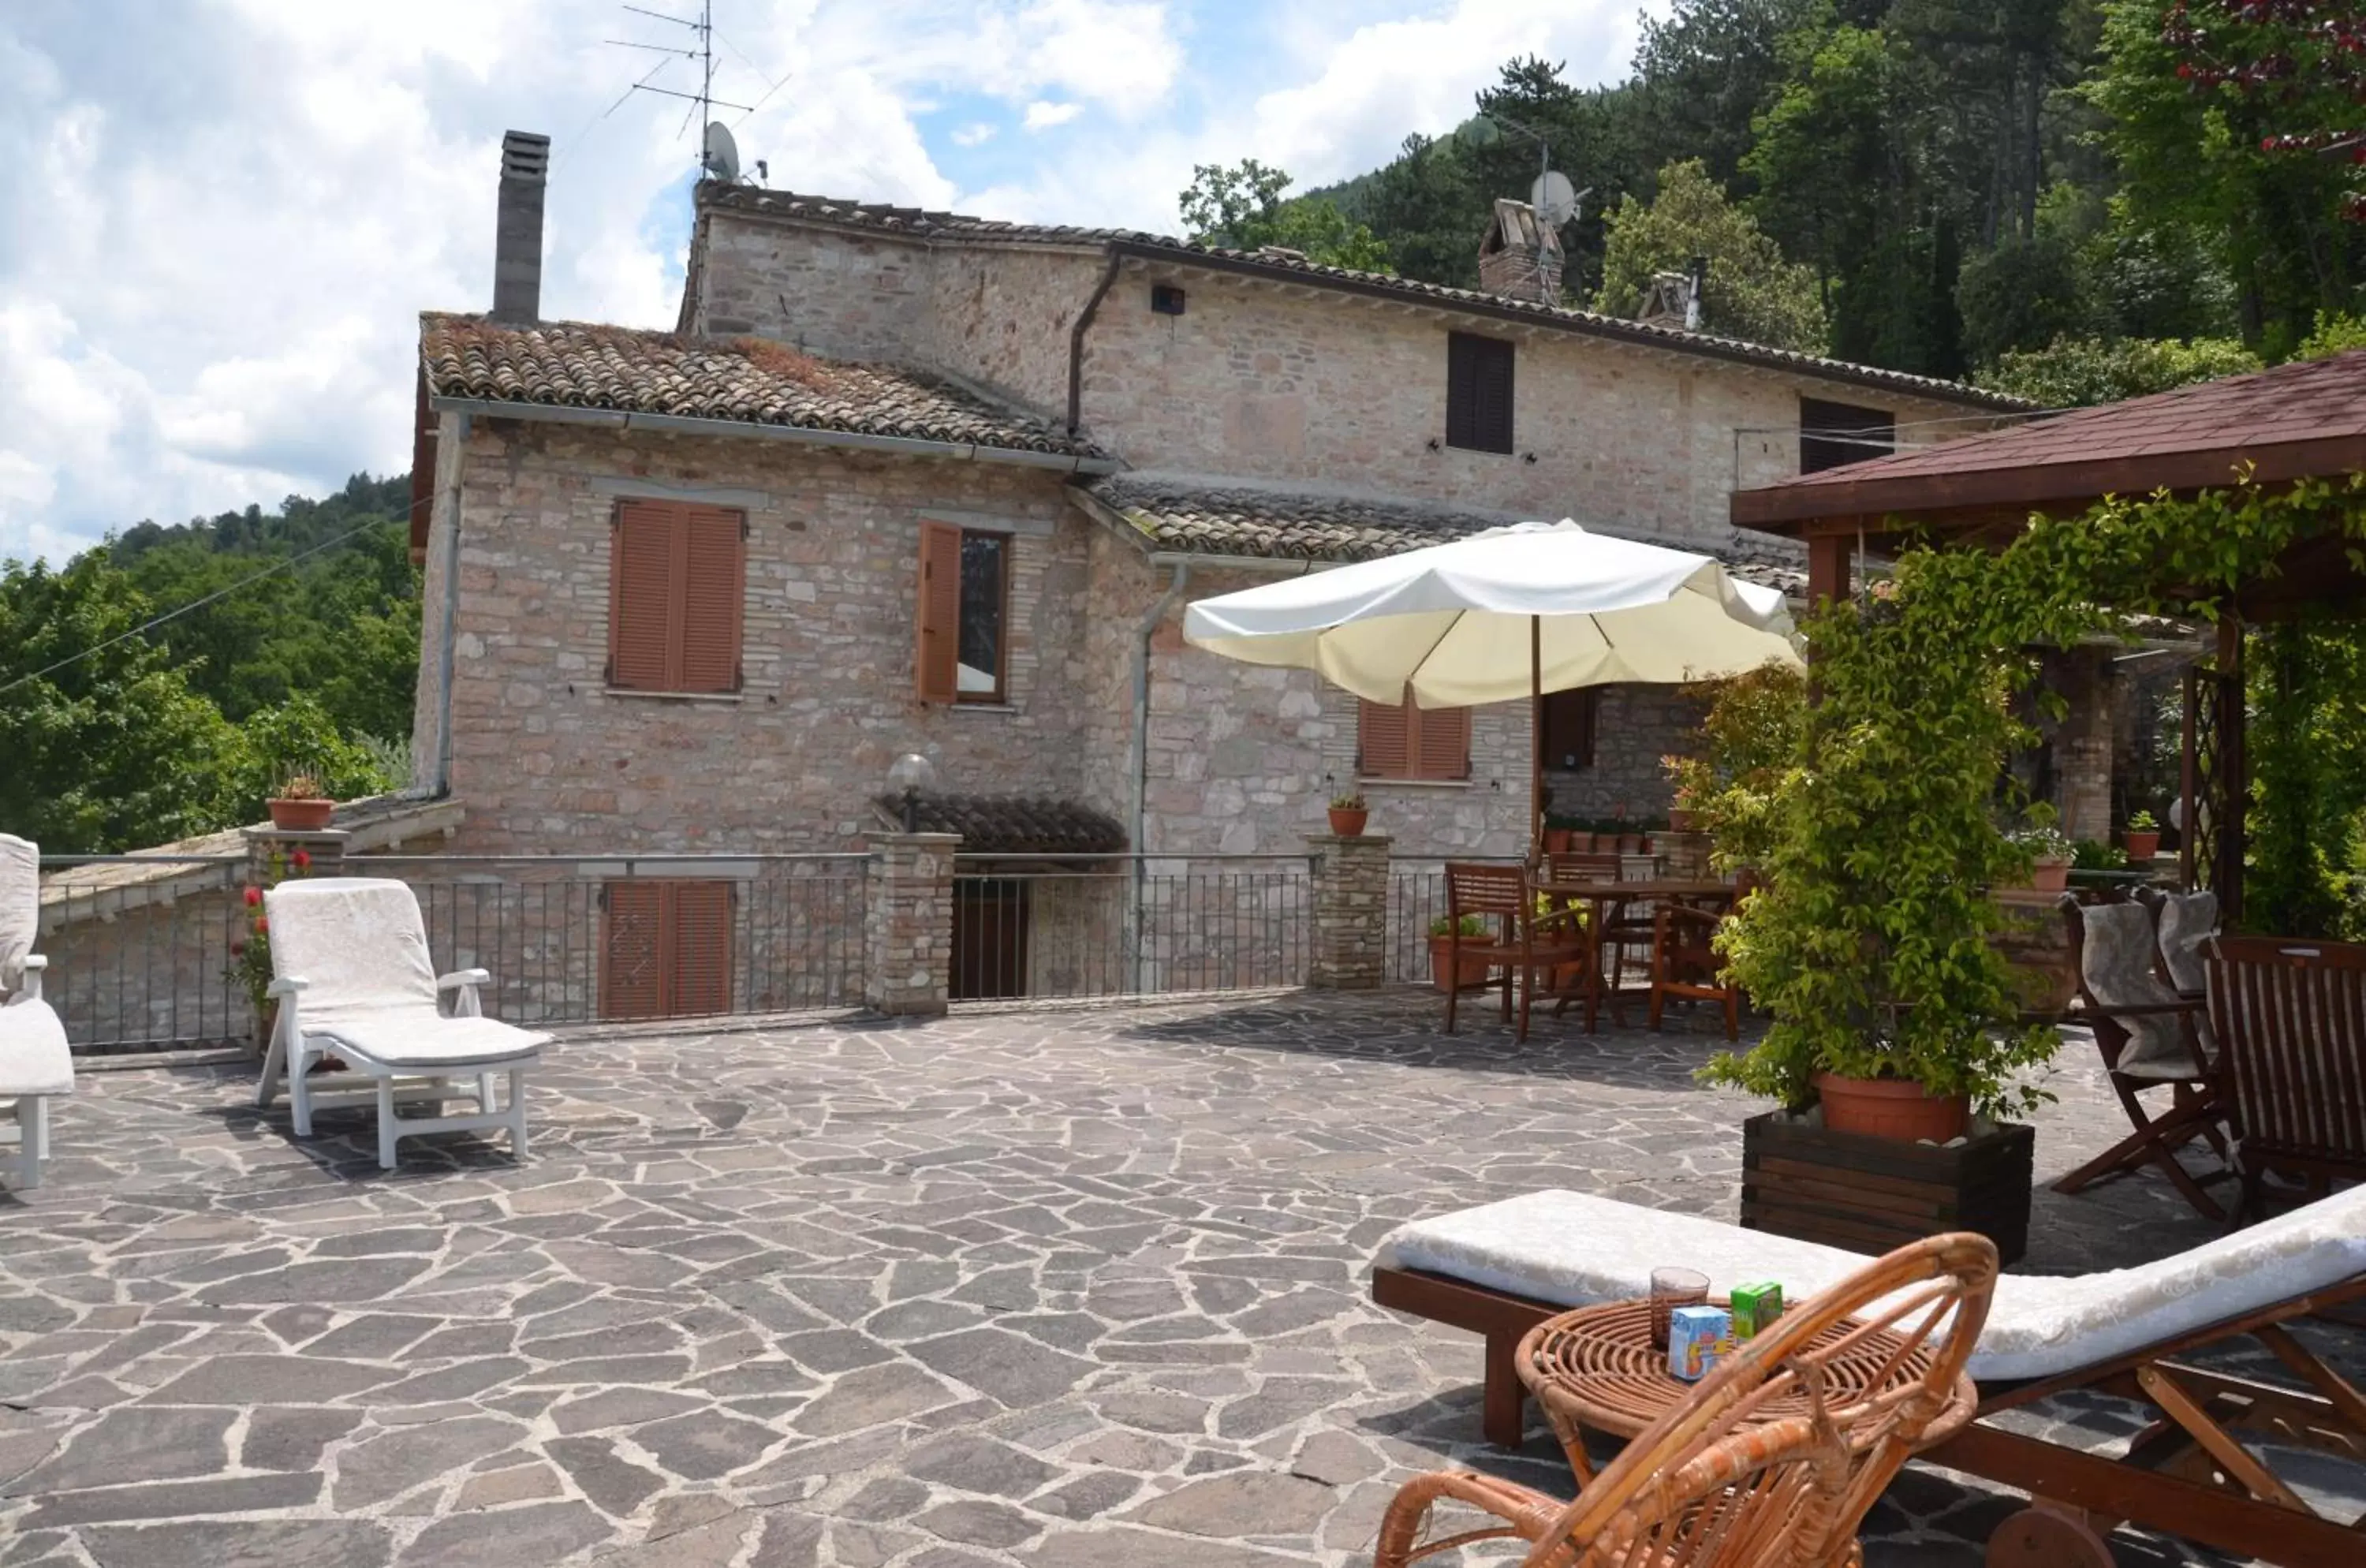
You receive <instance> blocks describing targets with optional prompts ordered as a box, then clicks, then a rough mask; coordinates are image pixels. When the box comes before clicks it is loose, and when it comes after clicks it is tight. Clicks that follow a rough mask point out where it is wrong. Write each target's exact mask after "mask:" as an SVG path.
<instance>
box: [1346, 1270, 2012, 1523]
mask: <svg viewBox="0 0 2366 1568" xmlns="http://www.w3.org/2000/svg"><path fill="white" fill-rule="evenodd" d="M1996 1275H1997V1255H1996V1248H1995V1247H1994V1246H1992V1245H1991V1244H1990V1243H1989V1240H1988V1238H1987V1237H1985V1236H1979V1235H1969V1234H1966V1233H1958V1234H1955V1235H1940V1236H1932V1237H1930V1238H1928V1239H1926V1240H1923V1241H1918V1242H1914V1243H1911V1244H1910V1245H1909V1246H1906V1247H1900V1248H1898V1250H1897V1251H1895V1252H1893V1253H1891V1254H1889V1256H1887V1258H1879V1259H1877V1260H1876V1261H1875V1262H1873V1263H1872V1264H1870V1265H1868V1266H1867V1267H1865V1269H1861V1270H1859V1271H1858V1272H1857V1273H1856V1274H1854V1275H1853V1276H1851V1277H1850V1278H1849V1279H1847V1280H1843V1281H1842V1283H1841V1284H1839V1285H1837V1286H1835V1287H1833V1288H1832V1289H1831V1290H1830V1291H1827V1292H1824V1293H1823V1294H1821V1295H1820V1296H1817V1297H1815V1298H1813V1299H1812V1300H1809V1301H1807V1302H1804V1303H1800V1304H1799V1305H1797V1306H1796V1307H1794V1308H1793V1309H1792V1310H1791V1311H1790V1312H1788V1313H1786V1314H1785V1315H1784V1316H1783V1318H1782V1319H1781V1320H1780V1321H1779V1322H1778V1323H1776V1325H1775V1326H1774V1327H1773V1328H1772V1329H1770V1330H1768V1331H1767V1332H1766V1333H1764V1334H1762V1335H1760V1336H1759V1337H1757V1338H1755V1339H1753V1340H1752V1341H1750V1343H1749V1344H1747V1345H1746V1346H1744V1347H1743V1348H1741V1351H1740V1353H1739V1354H1737V1355H1735V1356H1733V1357H1731V1358H1730V1359H1728V1360H1727V1361H1725V1362H1724V1364H1722V1365H1721V1366H1719V1367H1718V1369H1717V1370H1716V1371H1713V1372H1711V1373H1710V1374H1709V1375H1708V1376H1707V1378H1705V1379H1703V1380H1702V1382H1701V1384H1700V1386H1699V1388H1697V1389H1696V1390H1695V1391H1694V1393H1693V1394H1692V1396H1691V1397H1690V1398H1688V1399H1686V1400H1685V1401H1684V1403H1683V1404H1679V1405H1678V1406H1676V1407H1675V1408H1674V1409H1673V1410H1671V1411H1669V1412H1668V1413H1667V1414H1666V1415H1665V1416H1662V1417H1661V1418H1660V1419H1659V1420H1658V1421H1656V1422H1654V1423H1653V1424H1652V1425H1651V1427H1649V1428H1647V1429H1646V1430H1645V1431H1644V1432H1643V1434H1642V1435H1641V1436H1640V1437H1639V1438H1636V1439H1635V1440H1634V1441H1633V1442H1631V1443H1629V1444H1628V1446H1627V1448H1626V1450H1625V1451H1624V1452H1622V1453H1620V1454H1619V1456H1618V1457H1617V1459H1616V1460H1615V1461H1612V1462H1611V1463H1610V1464H1609V1465H1608V1466H1607V1467H1606V1468H1605V1469H1604V1470H1603V1472H1601V1474H1599V1475H1598V1476H1596V1477H1595V1478H1594V1481H1593V1483H1591V1484H1589V1485H1587V1486H1586V1487H1585V1488H1584V1489H1583V1491H1581V1492H1580V1493H1579V1494H1578V1495H1577V1499H1576V1501H1574V1502H1571V1503H1563V1502H1561V1501H1560V1500H1559V1499H1558V1498H1555V1497H1552V1496H1549V1495H1546V1494H1544V1493H1541V1492H1534V1491H1531V1490H1529V1489H1528V1488H1527V1487H1525V1486H1521V1485H1518V1484H1517V1483H1513V1482H1509V1481H1504V1480H1499V1479H1497V1478H1495V1477H1493V1476H1487V1475H1479V1474H1475V1473H1472V1472H1464V1471H1452V1472H1434V1473H1431V1474H1428V1475H1422V1476H1417V1477H1415V1478H1414V1480H1412V1481H1409V1482H1407V1483H1405V1484H1404V1486H1403V1488H1402V1489H1400V1490H1399V1491H1398V1493H1397V1495H1396V1497H1395V1499H1394V1500H1393V1501H1392V1502H1391V1503H1390V1505H1389V1509H1388V1512H1387V1514H1386V1515H1385V1516H1384V1517H1382V1519H1381V1521H1380V1544H1379V1548H1378V1550H1377V1551H1375V1552H1374V1553H1373V1559H1372V1561H1373V1564H1374V1568H1404V1565H1405V1564H1407V1563H1410V1562H1414V1561H1415V1560H1417V1559H1420V1558H1424V1557H1427V1556H1429V1555H1431V1554H1432V1553H1435V1552H1439V1551H1448V1550H1449V1549H1451V1548H1456V1547H1460V1546H1465V1545H1469V1544H1470V1543H1471V1542H1473V1541H1480V1540H1525V1541H1527V1542H1528V1543H1529V1551H1528V1552H1527V1556H1526V1557H1524V1558H1522V1559H1521V1562H1522V1563H1523V1564H1524V1568H1614V1565H1615V1568H1811V1565H1815V1568H1820V1565H1822V1564H1827V1563H1841V1562H1861V1561H1862V1553H1861V1552H1860V1551H1859V1550H1858V1548H1857V1544H1856V1528H1857V1522H1858V1521H1859V1520H1860V1519H1862V1518H1863V1517H1865V1511H1866V1510H1867V1509H1869V1508H1871V1507H1872V1506H1873V1505H1874V1502H1875V1500H1876V1499H1877V1498H1878V1497H1879V1496H1880V1495H1881V1494H1882V1491H1883V1489H1884V1488H1886V1487H1887V1486H1888V1484H1889V1483H1890V1479H1891V1478H1892V1477H1893V1476H1895V1475H1896V1474H1897V1473H1898V1467H1899V1466H1900V1465H1902V1464H1904V1463H1905V1462H1906V1459H1907V1456H1908V1455H1910V1453H1912V1452H1913V1451H1914V1450H1915V1449H1916V1447H1917V1446H1918V1445H1919V1444H1920V1443H1921V1441H1922V1439H1923V1437H1924V1434H1925V1432H1926V1430H1927V1429H1928V1428H1929V1427H1930V1426H1931V1425H1932V1422H1933V1421H1935V1420H1937V1419H1938V1418H1939V1417H1940V1416H1942V1415H1943V1414H1944V1413H1945V1412H1946V1411H1947V1410H1948V1408H1949V1406H1950V1404H1951V1402H1952V1401H1953V1399H1954V1397H1955V1393H1956V1387H1957V1382H1958V1379H1959V1378H1960V1377H1961V1376H1962V1373H1963V1370H1964V1363H1965V1361H1966V1359H1968V1358H1969V1357H1970V1355H1971V1353H1972V1347H1973V1345H1974V1343H1975V1342H1976V1341H1977V1340H1978V1338H1979V1334H1980V1325H1982V1324H1983V1323H1984V1322H1985V1321H1986V1320H1987V1317H1988V1307H1989V1292H1990V1291H1991V1290H1992V1289H1993V1288H1994V1286H1995V1283H1996ZM1885 1298H1889V1299H1887V1300H1885ZM1868 1309H1874V1310H1868ZM1859 1314H1864V1315H1863V1316H1862V1317H1860V1315H1859ZM1850 1319H1857V1321H1855V1322H1850V1321H1848V1320H1850ZM1883 1328H1887V1329H1890V1330H1892V1331H1893V1332H1895V1333H1896V1334H1897V1335H1898V1337H1899V1338H1900V1339H1901V1340H1902V1341H1903V1342H1904V1345H1905V1347H1906V1349H1905V1350H1902V1351H1900V1352H1899V1354H1900V1355H1903V1354H1906V1353H1908V1352H1910V1351H1911V1350H1912V1349H1914V1348H1919V1347H1921V1346H1923V1345H1925V1344H1935V1346H1936V1349H1935V1352H1934V1353H1933V1354H1932V1357H1931V1361H1930V1366H1929V1369H1928V1371H1926V1372H1925V1373H1924V1375H1923V1376H1922V1377H1921V1378H1920V1379H1919V1380H1916V1381H1914V1382H1909V1383H1907V1384H1905V1385H1904V1386H1902V1387H1900V1388H1898V1389H1894V1390H1891V1391H1889V1392H1887V1393H1883V1394H1881V1395H1878V1396H1876V1397H1875V1398H1872V1399H1868V1400H1865V1401H1864V1402H1862V1403H1861V1404H1853V1405H1848V1406H1843V1407H1841V1408H1838V1409H1834V1408H1831V1407H1830V1406H1828V1405H1827V1404H1825V1402H1824V1400H1823V1397H1822V1389H1823V1386H1824V1382H1823V1368H1824V1367H1825V1366H1826V1365H1828V1364H1829V1363H1831V1361H1832V1360H1833V1359H1836V1358H1838V1357H1841V1356H1844V1355H1848V1354H1850V1353H1852V1352H1853V1351H1854V1350H1855V1349H1856V1348H1858V1347H1859V1346H1861V1345H1862V1344H1863V1342H1864V1340H1865V1337H1866V1336H1867V1335H1869V1334H1870V1333H1872V1332H1874V1331H1875V1330H1876V1329H1883ZM1885 1381H1886V1379H1885V1378H1882V1377H1876V1378H1875V1379H1873V1380H1872V1382H1873V1386H1876V1387H1878V1386H1880V1385H1881V1383H1882V1382H1885ZM1802 1393H1804V1394H1805V1396H1806V1402H1807V1404H1808V1413H1807V1414H1805V1415H1797V1414H1794V1415H1788V1416H1777V1417H1775V1418H1772V1419H1768V1418H1765V1417H1762V1416H1760V1415H1759V1414H1758V1413H1759V1412H1760V1411H1762V1410H1765V1409H1767V1408H1768V1407H1770V1406H1772V1405H1775V1404H1779V1403H1780V1402H1783V1401H1785V1400H1791V1401H1793V1402H1795V1403H1796V1402H1797V1399H1798V1398H1799V1396H1800V1395H1801V1394H1802ZM1449 1499H1450V1500H1452V1501H1454V1502H1458V1503H1462V1504H1466V1505H1469V1506H1472V1507H1475V1508H1478V1509H1481V1510H1482V1511H1483V1512H1485V1513H1487V1514H1490V1515H1492V1516H1493V1517H1494V1520H1495V1521H1497V1522H1494V1523H1492V1524H1485V1525H1481V1526H1480V1527H1479V1528H1477V1529H1467V1530H1462V1531H1459V1532H1458V1533H1454V1534H1449V1535H1446V1536H1443V1537H1440V1538H1438V1539H1436V1540H1423V1539H1422V1537H1423V1533H1424V1531H1425V1529H1426V1527H1427V1526H1428V1524H1429V1520H1430V1513H1431V1510H1432V1509H1433V1508H1434V1507H1435V1506H1437V1504H1438V1503H1439V1502H1441V1501H1446V1500H1449Z"/></svg>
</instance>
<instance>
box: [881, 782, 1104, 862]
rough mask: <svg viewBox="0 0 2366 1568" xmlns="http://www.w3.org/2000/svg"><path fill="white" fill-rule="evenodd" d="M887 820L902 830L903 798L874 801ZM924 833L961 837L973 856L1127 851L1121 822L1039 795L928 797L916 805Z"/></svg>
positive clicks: (1094, 811)
mask: <svg viewBox="0 0 2366 1568" xmlns="http://www.w3.org/2000/svg"><path fill="white" fill-rule="evenodd" d="M873 805H875V806H876V807H878V808H879V812H880V816H881V818H882V819H883V820H884V821H886V822H889V823H892V824H894V825H895V826H896V827H898V828H901V827H902V826H903V825H904V802H903V799H902V797H901V796H898V795H880V796H878V797H877V798H876V799H875V800H874V801H873ZM915 805H916V807H917V809H916V810H915V812H914V814H913V815H914V818H915V820H916V822H917V824H918V828H919V830H920V831H921V832H923V833H958V834H960V835H961V840H962V843H961V847H962V849H963V851H965V852H969V853H971V854H1072V855H1084V854H1115V853H1118V852H1121V851H1123V850H1124V848H1125V829H1124V828H1122V827H1121V826H1120V825H1119V823H1118V821H1117V819H1116V818H1113V817H1110V816H1109V815H1107V814H1106V813H1103V812H1099V811H1096V810H1094V809H1093V808H1092V807H1089V806H1083V805H1079V804H1078V803H1076V802H1075V801H1072V800H1053V799H1049V798H1046V797H1042V796H1038V795H921V796H920V797H919V799H918V801H917V802H916V803H915Z"/></svg>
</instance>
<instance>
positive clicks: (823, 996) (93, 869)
mask: <svg viewBox="0 0 2366 1568" xmlns="http://www.w3.org/2000/svg"><path fill="white" fill-rule="evenodd" d="M868 864H869V859H868V857H867V856H864V855H859V854H778V855H763V854H757V855H742V854H669V855H642V854H635V855H629V856H614V857H608V856H585V855H564V856H561V855H377V854H372V855H366V856H355V857H354V858H353V859H351V860H349V861H347V862H346V863H345V866H344V871H345V872H346V873H347V874H355V875H366V876H386V877H393V878H395V879H397V880H400V881H403V882H407V883H409V884H411V886H412V888H413V889H414V890H415V891H416V892H417V894H418V896H419V903H420V912H421V915H422V916H423V919H424V921H425V924H426V928H427V942H428V948H429V953H430V958H431V961H432V962H433V964H434V967H435V968H436V970H437V972H438V973H449V972H451V971H453V970H457V969H476V968H480V969H485V970H488V971H490V974H491V976H492V984H491V985H490V987H487V989H486V992H485V994H484V1006H485V1010H486V1011H487V1012H488V1013H490V1015H492V1016H493V1017H495V1018H499V1019H502V1020H504V1021H509V1022H513V1023H520V1024H554V1023H581V1022H591V1021H599V1020H603V1019H620V1020H621V1019H635V1018H667V1017H699V1016H713V1015H717V1014H733V1013H772V1012H790V1011H796V1010H806V1009H813V1008H836V1007H849V1006H853V1005H855V1004H857V1003H859V1002H860V1001H861V1000H862V988H863V978H864V939H863V920H864V911H865V907H866V899H867V889H868V886H869V878H868V875H867V868H868ZM42 868H43V878H42V889H41V915H42V919H41V931H42V934H41V939H40V951H41V952H42V953H45V954H46V955H47V956H48V957H49V959H50V966H49V969H48V971H47V976H46V978H45V980H44V984H43V992H44V995H45V996H47V997H48V998H49V999H50V1000H51V1003H52V1005H54V1006H55V1007H56V1008H57V1010H58V1012H59V1016H60V1018H61V1019H62V1021H63V1022H64V1024H65V1027H66V1037H67V1039H68V1040H69V1041H70V1042H71V1043H73V1048H74V1050H75V1051H76V1052H77V1053H80V1054H84V1055H113V1054H121V1053H130V1052H149V1051H164V1050H186V1049H191V1048H202V1047H207V1046H218V1045H225V1044H233V1043H236V1044H244V1043H249V1042H251V1041H252V1040H253V1038H254V1032H255V1025H256V1019H255V1015H254V1006H253V1003H252V1000H251V999H250V998H249V997H248V996H247V994H246V991H245V988H244V987H243V985H242V982H241V981H240V980H239V979H238V978H237V977H236V976H234V975H233V974H232V973H231V965H232V964H233V961H234V958H235V956H236V953H237V950H238V948H239V946H240V945H241V944H242V943H243V942H245V941H247V940H248V939H249V937H250V936H251V934H252V922H253V920H254V915H255V913H256V911H254V910H253V909H251V908H248V907H247V906H246V904H245V903H244V901H243V889H244V886H245V885H246V878H247V876H248V874H249V868H250V863H249V861H248V860H247V858H246V857H245V856H243V855H227V856H220V855H217V856H187V857H165V856H149V855H139V856H105V857H100V856H46V855H45V856H43V857H42Z"/></svg>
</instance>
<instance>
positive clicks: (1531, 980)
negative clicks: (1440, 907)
mask: <svg viewBox="0 0 2366 1568" xmlns="http://www.w3.org/2000/svg"><path fill="white" fill-rule="evenodd" d="M1446 915H1447V929H1448V937H1447V955H1448V956H1447V973H1448V975H1450V976H1457V977H1458V979H1459V976H1460V975H1461V973H1462V968H1461V965H1462V964H1463V962H1464V961H1465V960H1469V961H1471V962H1474V963H1477V962H1484V963H1485V964H1488V965H1490V966H1491V967H1493V968H1497V969H1499V970H1500V971H1501V973H1502V976H1503V978H1502V982H1501V983H1502V985H1503V987H1504V1018H1505V1019H1506V1020H1507V1021H1508V1020H1509V1019H1510V1018H1511V1017H1512V1008H1513V1002H1514V992H1515V990H1516V991H1517V993H1518V997H1517V1000H1518V1004H1519V1022H1518V1024H1517V1026H1516V1028H1515V1037H1516V1038H1518V1039H1521V1040H1526V1039H1527V1037H1528V1013H1529V1010H1530V1009H1531V1008H1532V1007H1534V1005H1535V1003H1536V995H1537V985H1538V977H1539V976H1540V975H1541V974H1544V973H1549V971H1551V970H1552V969H1554V968H1557V967H1559V966H1560V965H1561V964H1591V963H1592V962H1593V960H1594V953H1593V949H1592V948H1591V947H1590V946H1589V945H1588V943H1587V941H1586V935H1585V928H1584V925H1583V922H1582V921H1581V919H1579V916H1578V913H1577V911H1575V910H1573V909H1554V910H1551V911H1549V912H1547V913H1539V912H1538V909H1537V893H1536V889H1535V887H1534V886H1533V885H1532V884H1530V882H1529V881H1528V877H1527V872H1526V871H1525V870H1523V869H1522V868H1521V867H1519V866H1516V865H1470V864H1456V863H1448V866H1447V868H1446ZM1471 915H1475V916H1477V917H1479V919H1480V920H1481V922H1482V924H1485V925H1488V926H1491V927H1492V928H1493V929H1492V930H1491V931H1489V933H1488V934H1487V935H1484V936H1478V937H1469V936H1465V935H1463V934H1462V921H1463V919H1464V917H1466V916H1471ZM1461 992H1462V987H1461V986H1460V985H1459V984H1456V985H1451V986H1449V987H1447V992H1446V1032H1448V1034H1451V1033H1453V1032H1454V1013H1455V1004H1456V1002H1457V1001H1458V1000H1459V998H1460V996H1461ZM1585 1025H1586V1027H1587V1028H1588V1029H1592V1028H1593V1027H1594V1004H1593V1001H1592V999H1591V998H1590V997H1589V999H1588V1001H1587V1004H1586V1016H1585Z"/></svg>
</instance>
